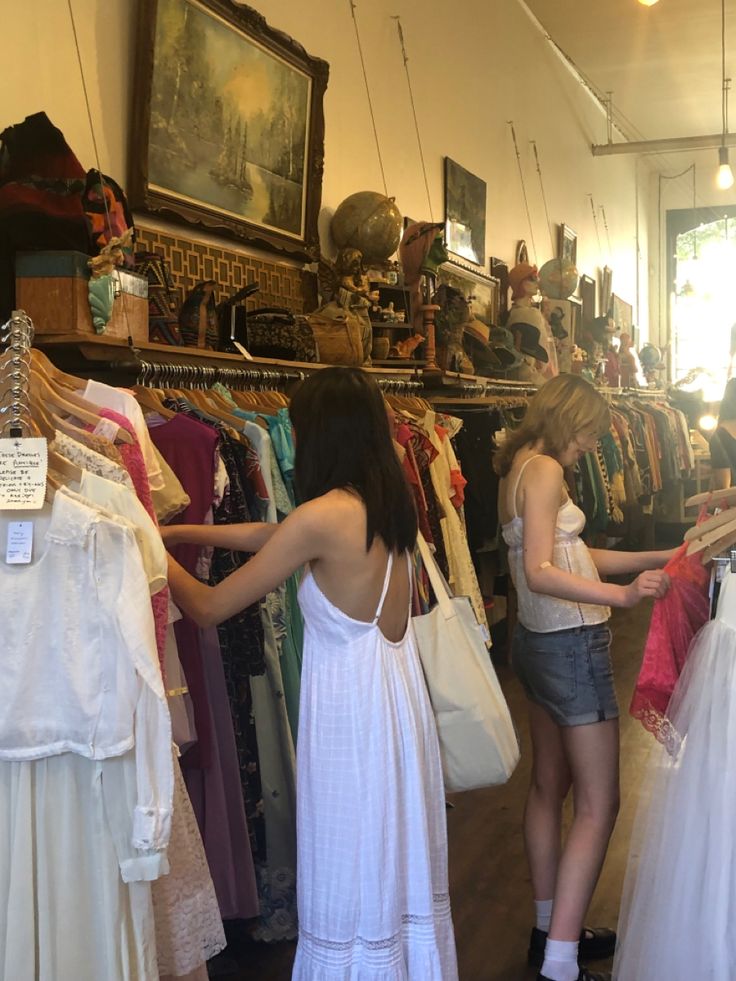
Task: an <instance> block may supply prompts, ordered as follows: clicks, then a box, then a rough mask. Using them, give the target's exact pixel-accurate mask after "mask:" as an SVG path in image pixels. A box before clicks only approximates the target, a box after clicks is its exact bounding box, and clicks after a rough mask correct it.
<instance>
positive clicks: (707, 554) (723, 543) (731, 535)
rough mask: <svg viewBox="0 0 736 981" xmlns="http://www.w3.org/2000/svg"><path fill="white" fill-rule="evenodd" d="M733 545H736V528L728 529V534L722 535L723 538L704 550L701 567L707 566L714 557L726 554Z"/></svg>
mask: <svg viewBox="0 0 736 981" xmlns="http://www.w3.org/2000/svg"><path fill="white" fill-rule="evenodd" d="M733 545H736V528H731V527H729V531H728V534H726V535H724V536H723V538H719V539H718V540H717V541H715V542H713V543H712V544H711V545H709V546H708V547H707V548H706V549H705V551H704V552H703V559H702V562H703V565H707V564H708V562H710V560H711V559H713V558H715V557H716V555H720V554H721V553H722V552H728V551H729V550H730V548H731V547H732V546H733Z"/></svg>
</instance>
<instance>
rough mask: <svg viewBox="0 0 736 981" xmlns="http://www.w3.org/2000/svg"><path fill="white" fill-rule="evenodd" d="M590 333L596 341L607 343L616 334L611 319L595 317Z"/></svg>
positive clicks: (614, 325)
mask: <svg viewBox="0 0 736 981" xmlns="http://www.w3.org/2000/svg"><path fill="white" fill-rule="evenodd" d="M590 332H591V334H592V335H593V337H594V338H595V340H597V341H608V340H610V338H611V336H612V335H613V334H615V333H616V323H615V321H614V320H613V318H612V317H595V318H594V319H593V322H592V323H591V325H590Z"/></svg>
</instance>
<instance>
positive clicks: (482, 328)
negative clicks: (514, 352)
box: [463, 317, 503, 374]
mask: <svg viewBox="0 0 736 981" xmlns="http://www.w3.org/2000/svg"><path fill="white" fill-rule="evenodd" d="M490 332H491V328H490V327H489V326H488V324H484V323H483V321H482V320H478V318H477V317H473V318H472V319H471V320H469V321H468V322H467V323H466V324H463V334H464V337H465V338H466V339H467V341H468V347H469V352H468V353H469V354H470V356H471V357H472V359H473V363H474V365H475V368H476V372H477V373H478V374H482V371H481V370H480V369H482V368H484V367H485V368H502V367H503V361H502V360H501V358H500V357H499V356H498V355H497V354H496V352H495V350H494V349H493V348H492V347H491V345H490V344H489V342H488V337H489V334H490Z"/></svg>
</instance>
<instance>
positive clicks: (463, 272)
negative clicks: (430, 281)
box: [437, 260, 501, 327]
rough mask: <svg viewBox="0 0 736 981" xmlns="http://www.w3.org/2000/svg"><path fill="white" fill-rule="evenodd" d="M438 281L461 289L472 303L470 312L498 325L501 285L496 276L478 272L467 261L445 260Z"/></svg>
mask: <svg viewBox="0 0 736 981" xmlns="http://www.w3.org/2000/svg"><path fill="white" fill-rule="evenodd" d="M437 283H438V285H439V284H441V283H446V284H447V285H448V286H454V287H455V289H458V290H460V292H461V293H462V294H463V296H464V297H465V299H466V300H467V301H468V303H469V305H470V312H471V314H472V315H473V316H475V317H477V318H478V320H482V321H483V323H484V324H487V325H488V326H489V327H495V326H497V325H498V318H499V312H500V301H501V286H500V282H499V280H498V279H497V278H496V277H495V276H487V275H486V274H485V273H480V272H477V271H476V270H475V269H473V268H471V267H470V266H469V265H467V263H460V262H455V261H454V260H450V262H443V263H442V265H441V266H440V267H439V269H438V270H437Z"/></svg>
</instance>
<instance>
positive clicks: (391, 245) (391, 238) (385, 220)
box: [330, 191, 402, 265]
mask: <svg viewBox="0 0 736 981" xmlns="http://www.w3.org/2000/svg"><path fill="white" fill-rule="evenodd" d="M330 227H331V230H332V237H333V238H334V240H335V244H336V245H337V247H338V248H339V249H344V248H348V247H349V248H353V249H358V250H359V251H360V252H362V253H363V261H364V262H365V264H366V265H371V263H379V262H385V261H386V259H388V258H389V256H392V255H393V254H394V252H395V251H396V249H397V248H398V245H399V239H400V238H401V229H402V217H401V213H400V212H399V209H398V208H397V207H396V205H395V204H394V199H393V198H387V197H386V196H385V195H384V194H379V193H378V192H377V191H358V192H357V193H356V194H351V195H350V197H347V198H345V200H344V201H343V202H342V204H340V205H339V206H338V209H337V211H336V212H335V214H334V215H333V216H332V224H331V226H330Z"/></svg>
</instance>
